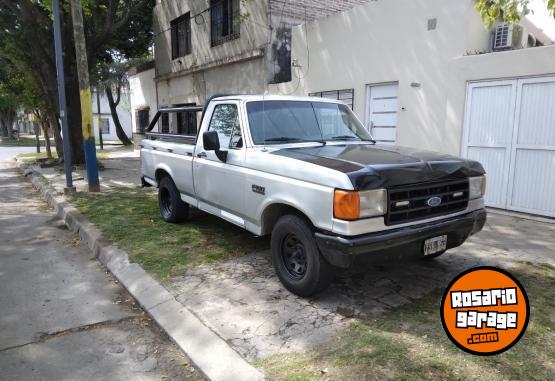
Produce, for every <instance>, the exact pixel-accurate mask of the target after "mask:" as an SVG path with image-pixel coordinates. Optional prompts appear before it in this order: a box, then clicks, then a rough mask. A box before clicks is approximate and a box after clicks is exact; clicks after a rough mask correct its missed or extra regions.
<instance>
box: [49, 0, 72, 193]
mask: <svg viewBox="0 0 555 381" xmlns="http://www.w3.org/2000/svg"><path fill="white" fill-rule="evenodd" d="M52 13H53V15H54V49H55V51H56V75H57V77H58V101H59V104H60V119H61V120H62V134H63V142H64V168H65V173H66V187H65V189H64V192H65V193H66V194H73V193H75V187H74V186H73V177H72V165H71V147H70V146H69V129H68V126H67V113H66V109H67V105H66V85H65V77H64V59H63V56H62V30H61V26H60V0H52Z"/></svg>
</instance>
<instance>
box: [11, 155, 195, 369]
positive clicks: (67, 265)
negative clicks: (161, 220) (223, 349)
mask: <svg viewBox="0 0 555 381" xmlns="http://www.w3.org/2000/svg"><path fill="white" fill-rule="evenodd" d="M32 150H33V148H32V147H0V243H1V244H0V369H1V375H0V378H1V379H2V380H62V379H63V380H92V379H94V380H98V379H100V380H128V379H133V380H160V379H162V378H166V377H167V378H168V379H172V380H173V379H187V380H188V379H199V378H200V376H199V374H198V373H197V372H196V371H194V369H193V368H192V367H191V366H190V364H189V361H188V359H187V358H186V357H185V356H184V355H183V354H182V353H181V352H180V351H179V350H178V349H177V347H176V346H175V345H174V344H173V343H171V342H170V341H169V340H168V339H167V338H166V337H165V336H164V335H163V334H161V333H160V332H159V331H158V328H157V327H156V326H154V325H153V324H152V322H151V321H150V319H148V318H147V317H146V316H144V313H143V311H142V310H141V309H140V308H138V307H137V306H136V305H135V304H134V301H133V300H132V299H131V298H130V296H129V295H128V294H127V293H126V291H125V290H124V289H123V288H122V287H121V286H120V285H119V284H117V282H116V281H115V280H114V279H113V278H112V277H111V276H110V275H109V274H107V273H106V271H105V270H104V269H103V268H102V267H101V266H100V264H99V263H98V262H97V261H96V260H91V259H90V252H89V251H88V250H87V249H86V248H85V247H83V246H82V245H81V243H80V241H79V240H78V239H77V238H76V236H74V235H73V234H71V233H70V232H68V231H67V229H66V228H65V226H64V225H63V223H62V222H61V221H60V220H59V219H57V218H56V217H55V216H54V214H53V212H52V211H51V210H50V209H49V208H48V207H47V205H46V204H45V203H44V202H43V201H42V199H41V198H40V197H39V195H38V194H37V193H36V192H35V191H34V190H33V188H32V187H31V186H30V184H29V183H28V182H26V181H25V180H24V179H23V178H22V177H21V176H20V175H19V173H18V172H17V170H16V169H14V168H13V167H12V166H11V165H10V164H9V162H8V160H9V159H10V158H11V157H13V156H14V155H15V154H16V153H19V152H25V151H32Z"/></svg>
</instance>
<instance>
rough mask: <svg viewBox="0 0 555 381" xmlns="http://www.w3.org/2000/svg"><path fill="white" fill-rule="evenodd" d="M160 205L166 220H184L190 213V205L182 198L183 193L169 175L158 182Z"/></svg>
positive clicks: (172, 221)
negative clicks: (180, 192)
mask: <svg viewBox="0 0 555 381" xmlns="http://www.w3.org/2000/svg"><path fill="white" fill-rule="evenodd" d="M158 207H159V208H160V214H161V215H162V218H163V219H164V221H166V222H171V223H176V222H181V221H184V220H185V219H186V218H187V216H188V214H189V205H188V204H186V203H184V202H183V201H182V200H181V195H180V194H179V191H178V190H177V187H176V186H175V183H174V182H173V180H172V179H171V177H169V176H164V177H163V178H162V180H160V184H158Z"/></svg>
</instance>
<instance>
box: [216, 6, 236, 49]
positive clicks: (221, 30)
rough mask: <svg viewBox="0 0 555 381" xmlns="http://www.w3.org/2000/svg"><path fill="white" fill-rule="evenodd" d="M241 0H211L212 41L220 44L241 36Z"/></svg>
mask: <svg viewBox="0 0 555 381" xmlns="http://www.w3.org/2000/svg"><path fill="white" fill-rule="evenodd" d="M239 6H240V0H210V41H211V43H212V46H218V45H221V44H223V43H224V42H226V41H229V40H233V39H235V38H239V23H240V16H241V13H240V8H239Z"/></svg>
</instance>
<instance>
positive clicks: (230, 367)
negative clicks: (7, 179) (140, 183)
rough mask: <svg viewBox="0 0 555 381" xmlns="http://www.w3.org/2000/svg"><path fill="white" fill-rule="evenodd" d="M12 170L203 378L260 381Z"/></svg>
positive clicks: (81, 221)
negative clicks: (176, 346)
mask: <svg viewBox="0 0 555 381" xmlns="http://www.w3.org/2000/svg"><path fill="white" fill-rule="evenodd" d="M16 165H17V168H18V169H19V171H20V172H21V173H22V174H23V176H24V177H28V178H29V179H30V181H31V183H32V184H33V186H34V187H35V188H36V189H37V190H38V191H39V192H40V193H41V194H42V196H43V197H44V198H45V200H46V201H47V202H48V204H49V205H50V206H51V207H52V208H54V210H55V212H56V215H57V216H58V217H60V218H61V219H62V220H63V221H64V223H65V224H66V226H67V227H68V229H69V230H71V231H72V232H74V233H76V234H78V235H79V238H80V239H81V240H82V241H83V243H85V245H86V246H87V247H88V248H89V249H90V250H91V252H92V256H91V259H98V260H99V261H100V262H101V263H102V264H103V265H104V266H106V268H107V269H108V271H110V273H112V274H113V275H114V276H115V277H116V279H117V280H118V281H119V282H120V283H121V284H122V285H123V287H125V288H126V289H127V291H129V293H130V294H131V295H133V297H134V298H135V299H136V300H137V302H138V303H139V304H140V305H141V307H142V308H143V309H144V310H145V311H146V312H147V313H148V314H149V315H150V316H151V317H152V318H153V319H154V321H156V323H157V324H158V325H159V326H160V327H161V328H162V329H163V330H164V332H166V334H167V335H168V336H169V337H170V338H171V339H172V340H173V341H174V342H175V343H176V344H177V345H178V346H179V348H181V350H182V351H183V352H185V354H186V355H187V356H188V357H189V358H190V359H191V361H192V362H193V363H194V365H195V367H196V368H197V369H198V370H199V371H200V372H201V373H202V374H203V375H204V376H205V377H206V378H208V379H209V380H212V381H232V380H233V381H235V380H244V381H251V380H252V381H259V380H264V375H263V374H262V373H261V372H260V371H259V370H257V369H256V368H254V367H253V366H252V365H250V364H249V363H248V362H247V361H246V360H245V359H244V358H242V357H241V356H240V355H239V354H238V353H237V352H235V351H234V350H233V349H232V348H231V347H230V346H229V345H228V344H227V343H226V342H225V341H224V340H223V339H222V338H221V337H219V336H218V335H217V334H216V333H214V331H212V330H211V329H210V328H208V327H207V326H205V325H204V324H203V323H202V322H201V321H200V320H199V319H198V318H197V317H196V316H195V315H194V314H193V313H192V312H191V311H189V310H188V309H187V308H186V307H184V306H183V305H182V304H181V303H179V302H178V301H177V300H176V299H175V298H174V297H173V295H171V294H170V293H169V292H168V291H167V290H166V289H165V288H164V287H163V286H162V285H160V283H158V282H157V281H156V280H155V279H154V278H152V277H151V276H150V275H149V274H147V273H146V272H145V270H143V268H142V267H141V266H139V265H138V264H136V263H131V262H129V254H128V253H126V252H125V251H123V250H120V249H118V248H117V247H115V246H113V245H112V244H111V242H110V241H108V240H107V239H105V238H104V237H103V236H102V233H101V232H100V230H99V229H98V228H97V227H96V226H95V225H94V224H92V223H91V222H89V221H88V220H87V218H86V217H85V216H84V215H83V214H81V213H80V212H79V211H78V210H77V208H75V207H74V206H72V205H71V204H70V203H68V202H67V200H66V199H65V197H64V196H61V195H58V194H56V191H55V190H54V189H52V188H51V187H50V185H49V184H47V183H46V182H45V181H44V179H43V178H41V176H38V175H37V172H36V171H35V170H33V169H32V168H30V167H28V166H27V165H25V164H23V163H21V162H20V161H18V160H17V159H16Z"/></svg>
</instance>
